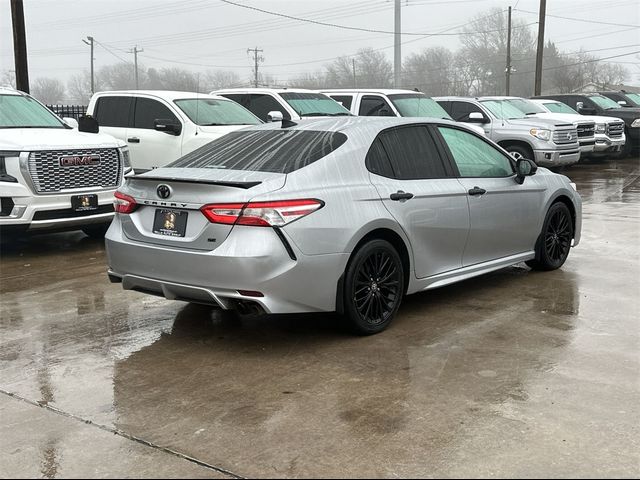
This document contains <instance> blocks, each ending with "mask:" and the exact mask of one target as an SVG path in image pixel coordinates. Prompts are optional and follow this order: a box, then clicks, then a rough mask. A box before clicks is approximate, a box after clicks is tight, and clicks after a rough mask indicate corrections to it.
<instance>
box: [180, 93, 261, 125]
mask: <svg viewBox="0 0 640 480" xmlns="http://www.w3.org/2000/svg"><path fill="white" fill-rule="evenodd" d="M175 104H176V105H177V106H178V108H180V110H182V111H183V112H184V113H185V114H186V115H187V117H189V118H190V119H191V121H192V122H193V123H195V124H197V125H200V126H203V127H206V126H213V125H258V124H259V123H262V121H260V119H259V118H258V117H256V116H255V115H254V114H253V113H251V112H250V111H249V110H247V109H246V108H244V107H243V106H241V105H239V104H237V103H236V102H232V101H231V100H221V99H216V98H188V99H183V100H176V101H175Z"/></svg>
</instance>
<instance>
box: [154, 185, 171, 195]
mask: <svg viewBox="0 0 640 480" xmlns="http://www.w3.org/2000/svg"><path fill="white" fill-rule="evenodd" d="M156 193H157V194H158V197H160V198H169V197H170V196H171V187H170V186H169V185H165V184H162V185H158V188H157V189H156Z"/></svg>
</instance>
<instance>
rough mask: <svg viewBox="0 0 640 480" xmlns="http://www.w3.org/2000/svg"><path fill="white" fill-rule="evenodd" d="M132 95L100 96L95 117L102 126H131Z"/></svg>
mask: <svg viewBox="0 0 640 480" xmlns="http://www.w3.org/2000/svg"><path fill="white" fill-rule="evenodd" d="M132 101H133V98H132V97H100V98H98V100H97V101H96V106H95V108H94V110H93V117H94V118H95V119H96V120H97V121H98V125H100V126H101V127H123V128H126V127H128V126H129V112H130V110H131V102H132Z"/></svg>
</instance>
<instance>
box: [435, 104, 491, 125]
mask: <svg viewBox="0 0 640 480" xmlns="http://www.w3.org/2000/svg"><path fill="white" fill-rule="evenodd" d="M449 101H450V102H451V111H453V104H454V103H456V102H459V103H468V104H469V105H473V106H474V107H476V108H478V109H479V110H480V113H481V114H482V118H484V119H485V120H487V123H493V121H494V120H497V119H496V118H495V117H494V116H493V114H492V113H491V110H489V109H488V108H486V107H485V106H484V105H482V102H480V101H475V102H474V101H469V100H464V99H454V100H449ZM447 113H449V112H447ZM471 113H473V112H471ZM449 116H450V117H451V118H452V119H453V120H454V121H455V122H460V121H461V120H456V119H455V118H453V115H451V114H450V113H449ZM467 123H471V122H467Z"/></svg>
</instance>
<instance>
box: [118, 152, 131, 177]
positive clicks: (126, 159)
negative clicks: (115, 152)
mask: <svg viewBox="0 0 640 480" xmlns="http://www.w3.org/2000/svg"><path fill="white" fill-rule="evenodd" d="M119 150H120V158H122V166H123V169H124V173H125V174H126V173H129V172H130V171H131V170H132V168H131V156H130V154H129V147H120V149H119Z"/></svg>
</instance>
